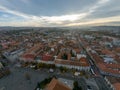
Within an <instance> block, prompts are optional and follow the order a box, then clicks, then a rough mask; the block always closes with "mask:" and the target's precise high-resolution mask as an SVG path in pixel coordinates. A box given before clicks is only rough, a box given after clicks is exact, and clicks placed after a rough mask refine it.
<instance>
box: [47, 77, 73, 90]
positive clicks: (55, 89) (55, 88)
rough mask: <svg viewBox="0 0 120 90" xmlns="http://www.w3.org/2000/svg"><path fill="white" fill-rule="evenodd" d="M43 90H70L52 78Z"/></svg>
mask: <svg viewBox="0 0 120 90" xmlns="http://www.w3.org/2000/svg"><path fill="white" fill-rule="evenodd" d="M45 90H71V89H70V88H69V87H68V86H66V85H64V84H63V83H61V82H59V81H58V80H57V79H55V78H53V79H52V81H51V82H50V83H49V84H48V85H47V87H46V89H45Z"/></svg>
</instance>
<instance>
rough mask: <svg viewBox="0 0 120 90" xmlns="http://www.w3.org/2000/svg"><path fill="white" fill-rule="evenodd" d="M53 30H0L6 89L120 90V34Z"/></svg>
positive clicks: (2, 81) (1, 74) (0, 84)
mask: <svg viewBox="0 0 120 90" xmlns="http://www.w3.org/2000/svg"><path fill="white" fill-rule="evenodd" d="M47 29H49V28H39V30H34V29H30V30H26V29H23V30H10V31H9V30H3V31H2V30H1V31H0V32H1V33H0V38H1V40H0V51H1V52H0V53H1V59H0V71H1V72H0V78H1V79H0V88H1V90H15V89H17V90H20V89H22V90H41V88H45V86H44V84H40V82H42V80H46V78H47V79H48V80H49V79H50V78H51V79H52V80H51V79H50V80H49V82H47V83H50V84H49V85H48V86H47V87H46V89H47V90H58V89H57V87H58V86H57V85H59V84H60V86H59V87H61V90H72V89H73V88H76V87H75V85H76V84H75V83H77V85H78V86H77V87H78V88H79V89H73V90H119V89H117V88H119V85H120V71H119V70H120V37H119V36H120V31H119V30H116V31H111V32H109V31H108V30H106V31H99V30H92V29H91V30H86V31H84V30H82V29H80V30H79V29H77V30H74V29H73V30H68V29H66V30H64V29H62V28H58V29H57V28H56V29H55V28H50V30H47ZM54 29H55V30H54ZM11 81H12V82H11ZM50 81H51V82H50ZM55 82H56V83H55ZM61 83H62V84H61ZM53 84H54V85H55V87H53V86H54V85H53ZM9 88H11V89H9ZM50 88H56V89H50ZM62 88H63V89H62ZM65 88H66V89H65Z"/></svg>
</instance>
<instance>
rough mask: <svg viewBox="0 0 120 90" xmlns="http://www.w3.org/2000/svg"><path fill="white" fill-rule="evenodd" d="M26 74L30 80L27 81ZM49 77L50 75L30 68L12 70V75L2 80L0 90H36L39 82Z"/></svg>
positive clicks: (0, 80)
mask: <svg viewBox="0 0 120 90" xmlns="http://www.w3.org/2000/svg"><path fill="white" fill-rule="evenodd" d="M26 73H27V74H29V77H30V80H27V79H26V76H25V75H26ZM46 77H49V73H47V72H44V71H35V70H32V69H28V68H11V74H10V75H8V76H5V77H3V78H1V79H0V90H34V89H35V87H36V85H37V82H40V81H42V80H43V79H45V78H46Z"/></svg>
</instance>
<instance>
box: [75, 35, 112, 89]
mask: <svg viewBox="0 0 120 90" xmlns="http://www.w3.org/2000/svg"><path fill="white" fill-rule="evenodd" d="M77 39H78V41H79V44H80V46H81V47H82V48H83V50H84V51H85V54H86V55H87V59H88V61H89V63H90V65H91V69H92V70H93V71H94V73H95V74H94V75H95V77H94V79H95V81H96V83H97V85H98V87H99V90H111V89H110V88H109V87H108V85H107V84H106V83H105V82H106V81H105V80H104V78H103V76H102V75H101V73H100V71H99V68H98V67H97V66H96V64H95V62H94V59H93V58H92V57H91V56H90V54H89V52H87V50H86V49H85V47H84V45H83V44H82V42H81V40H80V39H79V36H78V37H77ZM96 75H97V77H96Z"/></svg>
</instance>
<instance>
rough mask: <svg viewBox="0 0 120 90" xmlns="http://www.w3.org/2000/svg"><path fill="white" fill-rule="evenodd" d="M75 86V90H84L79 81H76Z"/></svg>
mask: <svg viewBox="0 0 120 90" xmlns="http://www.w3.org/2000/svg"><path fill="white" fill-rule="evenodd" d="M73 85H74V88H73V90H82V88H81V87H80V86H79V85H78V81H74V83H73Z"/></svg>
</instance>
